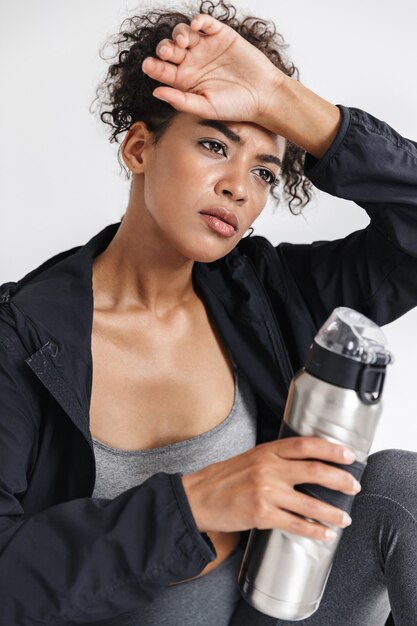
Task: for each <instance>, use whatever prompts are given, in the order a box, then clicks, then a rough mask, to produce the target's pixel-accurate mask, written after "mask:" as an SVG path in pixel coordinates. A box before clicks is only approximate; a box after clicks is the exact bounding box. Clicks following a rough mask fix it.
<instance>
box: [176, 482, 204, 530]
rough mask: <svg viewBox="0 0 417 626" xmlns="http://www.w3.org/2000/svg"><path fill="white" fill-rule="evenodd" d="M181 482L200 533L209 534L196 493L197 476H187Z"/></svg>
mask: <svg viewBox="0 0 417 626" xmlns="http://www.w3.org/2000/svg"><path fill="white" fill-rule="evenodd" d="M181 481H182V485H183V488H184V492H185V495H186V496H187V500H188V504H189V507H190V509H191V513H192V514H193V518H194V521H195V524H196V526H197V528H198V531H199V532H200V533H205V532H207V528H205V527H204V525H203V521H202V519H201V518H200V507H199V504H198V498H197V496H196V493H195V487H196V483H197V482H198V479H196V476H195V474H186V475H185V476H182V477H181Z"/></svg>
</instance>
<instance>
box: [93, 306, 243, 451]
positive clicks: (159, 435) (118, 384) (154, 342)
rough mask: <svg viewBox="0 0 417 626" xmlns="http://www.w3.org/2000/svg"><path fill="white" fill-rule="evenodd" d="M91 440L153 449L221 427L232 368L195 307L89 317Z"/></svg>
mask: <svg viewBox="0 0 417 626" xmlns="http://www.w3.org/2000/svg"><path fill="white" fill-rule="evenodd" d="M92 357H93V384H92V395H91V404H90V430H91V433H92V436H93V437H94V438H95V439H98V440H99V441H102V442H103V443H106V444H107V445H110V446H112V447H117V448H121V449H124V450H139V449H149V448H154V447H160V446H164V445H168V444H170V443H175V442H177V441H181V440H183V439H187V438H189V437H193V436H195V435H199V434H201V433H203V432H206V431H207V430H210V429H211V428H214V427H215V426H217V425H218V424H219V423H220V422H222V421H223V420H224V419H225V418H226V416H227V415H228V413H229V412H230V410H231V408H232V406H233V401H234V376H233V365H232V362H231V360H230V357H229V354H228V351H227V349H226V347H225V346H224V345H223V344H222V342H221V340H220V337H219V335H218V333H217V331H216V329H215V328H214V326H213V325H212V323H211V321H210V320H209V318H208V316H207V313H206V310H205V308H204V306H203V305H202V303H197V305H195V306H194V307H193V308H192V309H191V310H188V309H187V310H179V311H176V312H175V313H174V314H173V315H171V316H169V317H167V318H164V319H159V320H157V319H155V317H152V316H150V315H148V314H135V315H132V314H131V315H125V316H120V315H118V316H117V317H115V316H114V315H113V316H111V315H108V314H107V313H102V312H95V314H94V317H93V331H92Z"/></svg>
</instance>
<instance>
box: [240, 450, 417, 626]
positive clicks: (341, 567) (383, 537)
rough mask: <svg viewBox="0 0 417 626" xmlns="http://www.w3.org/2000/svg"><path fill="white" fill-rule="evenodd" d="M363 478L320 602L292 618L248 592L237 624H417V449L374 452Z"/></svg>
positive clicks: (409, 625) (343, 625) (410, 625)
mask: <svg viewBox="0 0 417 626" xmlns="http://www.w3.org/2000/svg"><path fill="white" fill-rule="evenodd" d="M361 484H362V491H361V492H360V493H359V494H358V495H357V496H356V497H355V500H354V503H353V508H352V511H351V517H352V520H353V521H352V524H351V525H350V526H348V527H347V528H345V529H344V531H343V535H342V538H341V540H340V544H339V547H338V550H337V552H336V556H335V560H334V562H333V567H332V569H331V572H330V575H329V578H328V581H327V585H326V588H325V591H324V594H323V597H322V600H321V603H320V606H319V608H318V610H317V611H316V612H315V613H313V615H311V616H310V617H309V618H307V619H305V620H301V621H295V622H294V621H284V620H277V619H275V618H273V617H268V616H266V615H263V614H262V613H260V612H259V611H257V610H255V609H253V608H252V607H251V606H250V605H248V604H247V603H246V602H245V601H244V600H243V599H241V600H240V601H239V603H238V605H237V607H236V610H235V612H234V614H233V616H232V619H231V621H230V624H229V626H290V625H292V624H293V625H295V626H296V625H298V626H302V625H305V626H365V625H366V626H384V624H385V623H386V621H387V618H388V616H389V614H390V611H392V617H393V619H394V622H395V626H412V625H417V453H415V452H410V451H408V450H397V449H389V450H380V451H379V452H375V453H374V454H371V455H370V456H369V458H368V464H367V466H366V469H365V471H364V473H363V476H362V480H361ZM389 623H392V622H391V621H390V622H389Z"/></svg>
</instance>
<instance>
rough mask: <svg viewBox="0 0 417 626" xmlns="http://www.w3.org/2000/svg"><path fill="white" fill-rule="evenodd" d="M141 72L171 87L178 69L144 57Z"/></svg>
mask: <svg viewBox="0 0 417 626" xmlns="http://www.w3.org/2000/svg"><path fill="white" fill-rule="evenodd" d="M142 71H143V72H144V73H145V74H147V75H148V76H150V78H153V79H154V80H157V81H158V82H160V83H165V84H166V85H173V84H174V83H175V80H176V76H177V71H178V68H177V66H176V65H175V64H174V63H168V62H166V61H162V60H161V59H156V58H155V57H146V59H144V60H143V61H142Z"/></svg>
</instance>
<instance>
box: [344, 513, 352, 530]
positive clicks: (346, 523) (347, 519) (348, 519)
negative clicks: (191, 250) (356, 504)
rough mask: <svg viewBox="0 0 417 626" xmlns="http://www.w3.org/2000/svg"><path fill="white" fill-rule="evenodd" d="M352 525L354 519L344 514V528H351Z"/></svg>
mask: <svg viewBox="0 0 417 626" xmlns="http://www.w3.org/2000/svg"><path fill="white" fill-rule="evenodd" d="M351 523H352V518H351V517H350V515H348V514H347V513H344V514H343V518H342V524H343V527H344V528H346V526H350V525H351Z"/></svg>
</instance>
